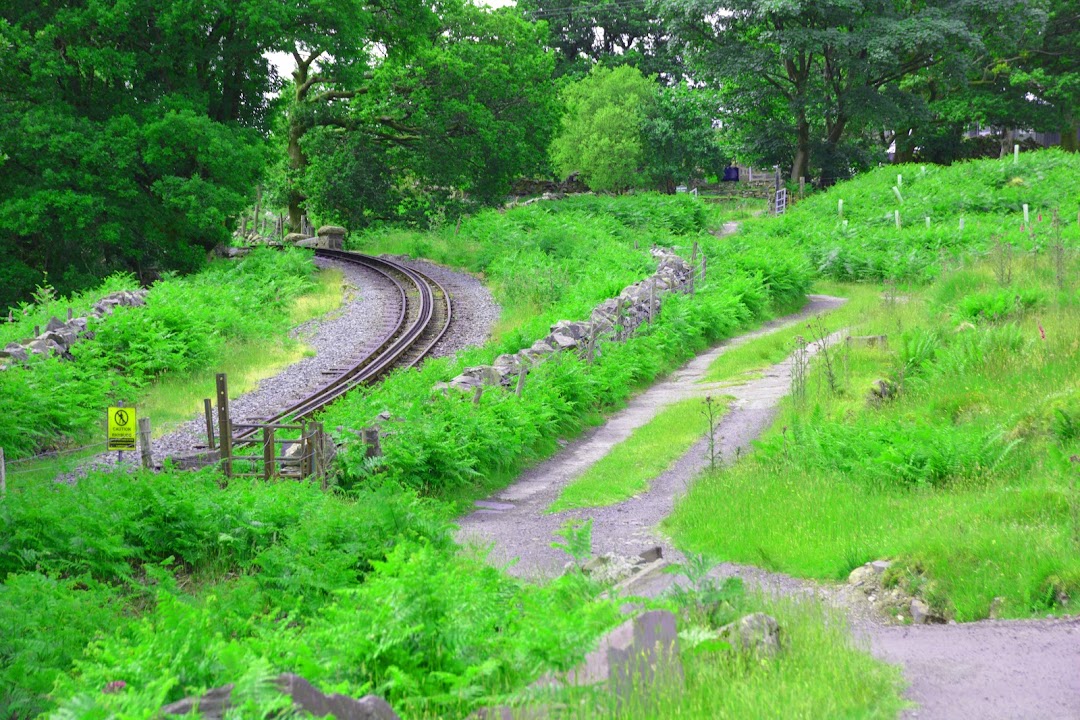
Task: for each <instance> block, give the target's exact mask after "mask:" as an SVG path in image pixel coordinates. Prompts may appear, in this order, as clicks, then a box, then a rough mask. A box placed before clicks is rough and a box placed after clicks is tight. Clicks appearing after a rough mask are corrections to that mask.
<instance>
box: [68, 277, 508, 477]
mask: <svg viewBox="0 0 1080 720" xmlns="http://www.w3.org/2000/svg"><path fill="white" fill-rule="evenodd" d="M394 259H397V260H401V259H400V258H394ZM315 264H316V265H318V266H319V267H335V268H339V269H340V270H341V271H342V273H343V274H344V283H345V293H346V294H345V302H344V303H343V304H342V306H341V307H340V308H338V309H337V310H334V311H332V312H330V313H328V314H327V315H326V316H324V317H322V318H317V319H315V320H311V321H309V322H306V323H304V324H302V325H299V326H297V327H296V328H294V329H293V330H292V332H291V333H290V335H291V336H292V337H293V338H295V339H297V340H299V341H301V342H303V343H304V344H305V345H307V346H309V347H310V348H311V349H312V351H313V353H314V354H313V355H311V356H309V357H304V358H303V359H301V360H300V361H298V362H296V363H293V364H292V365H289V366H288V367H286V368H285V369H284V370H282V371H281V372H280V373H278V374H277V375H274V376H272V377H269V378H266V379H264V380H262V381H260V382H259V384H258V386H257V387H256V388H255V389H254V390H252V391H251V392H248V393H245V394H244V395H241V396H239V397H236V398H233V399H232V400H230V403H229V410H230V413H231V414H232V416H233V418H234V419H235V420H236V421H237V422H243V421H245V420H259V419H262V418H265V417H269V416H270V415H273V414H274V413H275V412H278V411H279V410H281V409H282V408H284V407H288V406H289V405H291V404H293V403H295V402H296V401H298V400H300V399H302V398H303V397H305V396H306V395H308V394H309V393H310V392H312V391H313V390H315V389H317V388H318V387H320V386H321V385H324V384H325V383H326V382H327V381H329V380H330V379H331V378H332V377H333V374H332V371H333V369H335V368H344V367H347V366H349V365H352V364H354V363H355V362H356V361H357V360H359V359H360V358H361V357H362V356H363V355H364V354H366V353H367V352H369V351H370V350H371V349H372V348H373V347H375V346H377V345H378V343H379V342H380V341H381V340H382V338H384V337H385V336H386V334H387V333H388V332H390V330H391V328H392V327H393V323H394V321H395V320H396V318H397V315H398V313H399V312H400V295H399V294H398V291H397V290H396V288H395V287H394V286H393V285H391V284H390V283H389V282H388V281H387V280H386V278H385V277H383V276H382V275H380V274H379V273H376V272H374V271H372V270H368V269H367V268H365V267H362V266H360V265H354V264H352V263H342V262H338V261H335V260H330V259H327V258H315ZM408 264H410V265H412V266H413V267H415V268H416V269H418V270H420V271H422V272H424V273H427V274H429V275H430V276H431V277H432V279H434V280H437V281H438V282H440V283H441V284H442V285H443V287H445V288H446V290H447V292H449V293H450V298H451V301H452V303H453V316H452V319H451V324H450V328H449V330H448V331H447V333H446V335H445V336H444V337H443V339H442V340H440V341H439V344H438V345H437V346H436V347H435V348H434V349H433V352H432V355H434V356H441V355H450V354H453V353H455V352H457V351H459V350H461V349H463V348H465V347H468V346H470V345H478V344H482V343H483V342H485V341H486V340H487V338H488V336H489V335H490V333H491V329H492V327H494V324H495V322H496V321H497V320H498V318H499V312H500V308H499V305H498V303H496V302H495V300H494V298H493V297H492V295H491V293H490V291H488V289H487V288H486V287H484V285H483V283H481V282H480V281H479V280H477V279H476V278H474V277H472V276H470V275H465V274H462V273H458V272H454V271H452V270H449V269H447V268H445V267H442V266H440V265H435V264H433V263H428V262H422V261H419V262H418V261H408ZM342 338H348V339H349V340H350V342H342ZM207 396H208V397H213V387H212V386H210V387H207ZM215 419H216V418H215ZM205 444H206V426H205V421H204V420H203V418H202V415H201V414H200V415H199V416H198V417H196V418H194V419H192V420H190V421H188V422H186V423H184V424H182V425H180V426H179V427H177V428H176V429H175V430H173V431H171V432H169V433H167V434H165V435H163V436H162V437H160V438H155V439H154V443H153V445H154V457H155V459H157V460H159V461H160V460H161V459H162V458H164V457H167V456H169V455H174V454H181V453H186V452H190V451H191V450H192V449H194V448H195V447H196V446H197V445H205ZM136 461H137V455H136V454H135V453H128V454H126V455H125V463H131V464H132V465H133V466H134V463H135V462H136ZM115 464H116V454H115V453H103V454H101V455H98V456H96V457H95V458H93V459H92V460H90V461H88V462H87V463H85V464H82V465H81V466H80V467H79V469H78V470H77V471H75V473H72V474H70V475H69V477H67V478H65V479H67V480H73V479H75V478H77V477H78V476H81V475H83V474H85V472H86V471H87V470H88V469H90V468H98V467H106V466H110V465H115Z"/></svg>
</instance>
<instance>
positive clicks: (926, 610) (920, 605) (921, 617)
mask: <svg viewBox="0 0 1080 720" xmlns="http://www.w3.org/2000/svg"><path fill="white" fill-rule="evenodd" d="M909 609H910V611H911V622H913V623H914V624H916V625H940V624H944V623H945V618H944V617H942V616H941V615H939V614H938V613H936V612H934V611H933V610H932V609H931V608H930V605H929V604H927V602H926V601H925V600H922V599H920V598H914V599H912V601H911V605H910V606H909Z"/></svg>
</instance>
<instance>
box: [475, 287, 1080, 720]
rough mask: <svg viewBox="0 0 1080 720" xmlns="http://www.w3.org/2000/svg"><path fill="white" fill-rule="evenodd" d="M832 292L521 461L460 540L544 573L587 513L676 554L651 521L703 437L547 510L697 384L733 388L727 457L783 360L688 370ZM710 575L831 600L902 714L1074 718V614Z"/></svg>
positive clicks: (755, 427)
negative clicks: (955, 615)
mask: <svg viewBox="0 0 1080 720" xmlns="http://www.w3.org/2000/svg"><path fill="white" fill-rule="evenodd" d="M842 302H843V301H842V300H840V299H838V298H830V297H826V296H810V301H809V303H808V304H807V306H806V308H805V309H804V310H803V311H802V312H800V313H798V314H796V315H792V316H788V317H785V318H781V319H780V320H778V321H775V322H773V323H770V324H769V325H767V326H766V327H764V328H762V329H761V330H758V331H756V332H754V333H750V334H747V335H744V336H741V337H739V338H736V339H734V340H731V341H728V342H726V343H724V344H722V345H720V346H718V347H717V348H714V349H713V350H711V351H709V352H707V353H705V354H703V355H700V356H698V357H697V358H695V359H694V360H692V361H691V362H690V363H688V364H687V365H686V366H684V367H683V368H682V369H680V370H679V371H677V372H676V373H674V374H673V375H672V376H671V377H670V378H669V379H667V380H665V381H664V382H661V383H658V384H656V385H654V386H653V387H652V388H650V389H649V390H647V391H645V392H643V393H642V394H641V395H639V396H638V397H636V398H635V399H634V400H633V401H632V402H631V403H630V404H629V405H628V406H627V407H626V408H625V409H624V410H622V411H621V412H619V413H617V414H615V415H614V416H613V417H612V418H611V419H610V420H609V421H608V422H607V423H606V424H605V425H603V426H601V427H599V428H596V429H595V430H593V431H591V432H589V433H586V434H585V435H584V436H582V437H580V438H578V439H576V440H574V441H573V442H571V443H570V444H568V445H567V446H566V447H565V448H564V449H563V451H562V452H560V453H559V454H558V455H557V456H555V457H553V458H551V459H549V460H548V461H546V462H544V463H541V464H540V465H538V466H536V467H534V468H532V469H531V470H529V471H527V472H525V473H524V474H523V475H522V476H521V477H520V478H519V479H518V481H517V482H515V483H514V484H513V485H511V486H510V487H508V488H506V489H505V490H503V491H501V492H499V493H497V494H496V495H494V496H493V497H491V498H489V499H488V500H485V501H479V502H477V509H476V510H475V511H474V512H472V513H471V514H469V515H467V516H465V517H463V518H462V519H461V520H460V530H459V534H458V538H459V540H460V541H462V542H465V543H468V542H478V543H481V544H492V546H493V549H492V560H493V561H495V562H498V563H500V564H509V563H513V564H512V565H511V566H510V567H509V571H510V572H511V573H514V574H517V575H519V576H523V577H548V576H552V575H556V574H558V573H560V572H562V569H563V566H564V564H565V562H566V560H567V558H566V556H565V555H564V554H563V553H562V552H561V551H558V550H555V549H553V548H551V546H550V544H551V542H552V539H553V537H554V532H555V531H556V530H557V529H559V527H560V526H561V525H562V524H563V523H564V522H565V521H566V520H567V519H568V518H586V517H591V518H592V519H593V550H594V552H595V553H596V554H600V553H605V552H614V553H619V554H622V555H634V554H636V553H638V552H640V551H642V550H644V549H645V548H647V547H649V546H651V545H656V544H659V545H661V546H662V547H663V549H664V556H665V557H667V558H671V559H673V560H675V561H678V560H679V559H681V556H680V554H679V553H678V552H677V551H676V550H675V549H674V548H672V547H671V544H670V542H669V541H668V540H667V539H666V538H664V537H662V536H661V535H660V534H659V533H658V531H657V529H656V526H657V525H658V524H659V522H660V521H661V520H663V518H665V517H666V516H667V515H668V514H669V513H670V512H671V511H672V509H673V507H674V504H675V501H676V500H677V499H678V497H679V496H680V495H682V494H683V493H684V492H685V491H686V489H687V488H688V487H689V484H690V482H691V481H692V480H693V478H695V477H696V476H697V475H698V474H700V473H701V471H702V470H703V469H704V468H705V467H706V466H707V465H708V458H707V441H706V440H702V441H701V442H699V443H697V444H696V445H694V446H693V447H692V448H691V449H690V450H689V451H688V452H687V453H686V454H685V455H684V456H683V457H682V458H681V459H679V460H678V461H677V462H675V463H674V464H673V465H672V466H671V467H670V468H668V469H667V470H666V471H665V472H664V473H662V474H661V475H660V476H659V477H657V478H655V479H654V480H653V482H652V486H651V487H650V489H649V490H648V491H647V492H645V493H642V494H641V495H638V496H635V497H634V498H632V499H630V500H628V501H626V502H623V503H620V504H618V505H614V506H610V507H606V508H588V509H581V510H571V511H567V512H562V513H557V514H548V513H547V512H546V510H547V508H548V507H549V506H550V505H551V503H552V502H553V501H554V500H555V499H556V498H557V497H558V495H559V492H560V490H561V488H562V487H563V486H564V485H565V484H566V483H568V482H569V481H570V480H571V479H573V478H574V477H576V476H577V475H579V474H580V473H581V472H583V471H584V470H585V469H586V468H588V467H589V466H590V465H592V464H593V463H595V462H597V461H598V460H600V458H602V457H604V455H606V454H607V453H608V452H609V451H610V449H611V448H612V447H614V446H615V445H616V444H617V443H619V442H621V441H622V440H625V439H626V438H627V437H629V435H630V433H631V432H632V431H633V430H634V429H635V428H638V427H640V426H642V425H644V424H645V423H647V422H648V421H649V420H651V419H652V418H653V417H654V416H655V415H656V414H657V413H658V412H659V411H660V410H661V409H662V408H663V407H664V406H666V405H668V404H670V403H672V402H675V401H677V400H680V399H682V398H685V397H692V396H698V395H705V394H706V393H708V392H716V393H718V394H727V395H732V396H734V397H735V398H736V399H735V401H734V402H733V403H732V404H731V409H730V411H729V412H728V413H727V414H726V415H725V416H724V418H723V420H722V421H721V423H720V425H719V427H718V428H717V433H716V434H717V444H718V447H719V448H720V450H721V452H722V454H723V457H724V458H727V459H730V458H733V457H735V456H736V453H737V452H741V451H745V450H746V449H747V448H748V447H749V443H750V441H752V440H753V439H754V438H756V437H757V436H758V435H760V434H761V432H763V431H764V430H765V429H766V428H767V427H768V426H769V424H770V423H771V421H772V419H773V417H774V415H775V413H776V409H777V405H778V403H779V401H780V399H781V398H782V397H783V396H784V394H786V393H787V391H788V388H789V386H790V363H789V362H787V361H785V362H783V363H780V364H778V365H774V366H773V367H771V368H770V369H769V370H767V371H766V372H765V374H764V376H763V377H761V378H760V379H756V380H751V381H749V382H747V383H745V384H743V385H740V386H737V387H723V388H718V387H716V386H710V385H708V384H704V383H701V382H699V381H700V380H701V378H702V377H703V376H704V373H705V370H706V369H707V368H708V367H709V365H710V364H711V363H712V361H713V359H715V358H716V357H717V356H719V355H720V354H722V353H724V352H727V351H728V350H729V349H731V348H733V347H736V346H737V345H739V344H741V343H743V342H746V341H748V340H750V339H753V338H756V337H759V336H761V335H764V334H768V333H770V332H775V331H776V330H779V329H781V328H783V327H787V326H789V325H791V324H793V323H795V322H798V321H799V320H801V319H803V318H805V317H807V316H809V315H812V314H815V313H818V312H821V311H823V310H827V309H830V308H833V307H836V306H838V305H839V304H841V303H842ZM715 572H716V573H717V574H718V575H737V576H740V577H742V578H743V579H744V580H745V581H746V582H747V583H748V584H750V585H753V586H755V587H759V588H761V589H763V590H765V591H768V592H775V593H782V594H784V595H804V596H807V597H813V598H818V599H820V600H821V601H823V602H826V603H828V604H830V605H833V606H836V607H839V608H841V609H842V610H843V611H844V612H845V613H846V615H847V616H848V619H849V622H850V623H851V626H852V629H853V632H854V634H855V636H856V638H857V640H858V641H859V642H860V644H862V645H863V646H865V647H867V648H868V649H869V650H870V651H871V652H872V653H873V654H874V655H875V656H877V657H879V658H881V659H883V660H886V661H888V662H892V663H898V664H900V665H901V666H902V667H903V668H904V674H905V677H906V679H907V680H908V682H909V683H910V687H909V689H908V692H907V696H908V697H909V698H910V699H911V700H912V701H914V702H915V703H917V704H918V706H917V707H915V708H914V709H912V710H910V711H908V712H907V713H905V717H912V718H945V719H951V718H1075V719H1077V720H1080V618H1076V619H1066V620H1043V621H1038V620H1036V621H983V622H978V623H969V624H964V625H955V624H953V625H939V626H904V625H890V624H888V623H886V622H885V621H884V620H882V619H881V618H880V617H879V616H878V615H876V614H875V613H874V611H873V610H872V609H871V608H870V606H869V604H868V603H867V602H866V600H865V597H863V596H861V595H860V594H859V593H858V592H854V591H851V590H849V589H848V588H847V586H837V585H827V584H821V583H815V582H810V581H805V580H800V579H796V578H791V577H788V576H785V575H781V574H778V573H770V572H766V571H764V570H761V569H759V568H754V567H749V566H744V565H737V564H734V563H724V564H722V565H720V566H718V568H717V569H716V571H715ZM672 581H673V580H672V576H669V575H662V576H660V577H658V578H656V579H654V580H653V581H651V583H650V584H648V585H647V586H645V587H640V588H636V590H635V591H636V592H639V593H643V594H653V593H658V592H661V591H663V589H665V588H666V587H667V586H669V585H670V584H671V582H672Z"/></svg>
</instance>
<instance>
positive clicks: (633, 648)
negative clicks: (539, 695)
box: [536, 610, 683, 698]
mask: <svg viewBox="0 0 1080 720" xmlns="http://www.w3.org/2000/svg"><path fill="white" fill-rule="evenodd" d="M682 678H683V673H682V663H681V661H680V660H679V633H678V628H677V627H676V622H675V616H674V615H673V614H672V613H670V612H668V611H666V610H652V611H649V612H646V613H642V614H641V615H638V616H637V617H635V618H632V619H630V620H627V621H626V622H624V623H623V624H622V625H619V626H618V627H617V628H615V629H614V630H612V631H611V632H609V633H608V634H607V635H605V636H604V637H603V638H601V640H600V644H599V646H598V647H597V648H596V649H595V650H593V651H592V652H591V653H589V654H588V655H586V656H585V660H584V661H583V662H582V663H581V664H580V665H578V666H577V667H576V668H574V669H573V670H570V671H569V672H567V673H564V674H562V675H558V676H547V677H545V678H542V679H541V680H540V681H538V682H537V683H536V684H537V685H540V686H558V685H566V686H586V685H596V684H599V683H607V684H608V689H609V690H610V691H612V692H614V693H615V694H616V695H618V696H619V697H620V698H628V697H630V696H631V695H633V694H634V692H635V690H640V689H641V688H647V687H649V686H650V685H652V684H653V683H654V682H657V681H659V682H661V683H663V684H665V685H668V684H670V683H672V682H677V683H681V682H682Z"/></svg>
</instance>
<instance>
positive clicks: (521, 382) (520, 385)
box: [514, 366, 527, 397]
mask: <svg viewBox="0 0 1080 720" xmlns="http://www.w3.org/2000/svg"><path fill="white" fill-rule="evenodd" d="M526 373H527V371H526V370H525V368H524V366H523V367H522V368H521V369H520V370H518V379H517V388H515V389H514V394H515V395H517V396H518V397H521V393H522V391H523V390H525V375H526Z"/></svg>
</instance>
